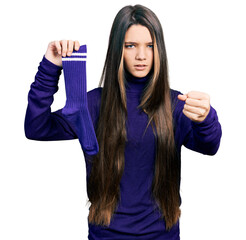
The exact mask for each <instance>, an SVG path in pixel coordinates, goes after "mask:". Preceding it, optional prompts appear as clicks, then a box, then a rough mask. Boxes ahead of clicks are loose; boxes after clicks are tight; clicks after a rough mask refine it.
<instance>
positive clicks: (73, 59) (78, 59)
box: [62, 58, 86, 61]
mask: <svg viewBox="0 0 246 240" xmlns="http://www.w3.org/2000/svg"><path fill="white" fill-rule="evenodd" d="M62 61H86V58H62Z"/></svg>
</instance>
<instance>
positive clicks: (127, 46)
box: [126, 45, 134, 48]
mask: <svg viewBox="0 0 246 240" xmlns="http://www.w3.org/2000/svg"><path fill="white" fill-rule="evenodd" d="M133 47H134V45H126V48H133Z"/></svg>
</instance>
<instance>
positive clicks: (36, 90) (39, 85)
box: [24, 56, 77, 141]
mask: <svg viewBox="0 0 246 240" xmlns="http://www.w3.org/2000/svg"><path fill="white" fill-rule="evenodd" d="M61 70H62V67H59V66H57V65H55V64H53V63H52V62H50V61H49V60H47V59H46V58H45V56H43V59H42V61H41V62H40V65H39V67H38V72H37V73H36V75H35V81H34V82H33V83H32V84H31V87H30V90H29V93H28V106H27V110H26V116H25V123H24V129H25V135H26V137H27V138H28V139H32V140H40V141H51V140H69V139H76V138H77V135H76V133H75V131H74V129H73V128H72V127H71V124H70V123H69V122H68V121H66V119H65V118H63V117H62V115H61V110H58V111H56V112H51V108H50V106H51V104H52V103H53V100H54V97H53V95H54V94H55V93H56V92H57V91H58V81H59V77H60V75H61Z"/></svg>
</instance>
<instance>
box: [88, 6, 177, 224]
mask: <svg viewBox="0 0 246 240" xmlns="http://www.w3.org/2000/svg"><path fill="white" fill-rule="evenodd" d="M133 24H140V25H143V26H145V27H147V28H148V30H149V31H150V34H151V37H152V41H153V44H154V64H153V71H152V72H153V73H152V74H151V77H150V81H149V82H148V86H147V88H146V89H145V90H144V92H143V94H142V97H141V103H140V105H139V106H138V107H139V108H142V109H143V110H144V112H145V113H146V114H147V115H148V118H149V122H148V125H147V127H148V126H149V124H150V123H151V126H152V129H153V132H154V135H155V139H156V159H155V175H154V178H153V182H152V193H153V197H154V199H155V200H156V202H157V205H158V207H159V209H160V211H161V212H162V215H163V217H164V218H165V223H166V229H170V228H171V227H172V226H173V225H174V224H175V223H176V222H177V221H178V218H179V216H180V209H179V205H180V201H179V200H180V199H179V183H180V182H179V181H180V159H179V156H178V154H177V152H176V148H175V141H174V129H173V119H172V103H171V98H170V87H169V80H168V66H167V56H166V48H165V44H164V36H163V31H162V27H161V24H160V22H159V20H158V18H157V17H156V15H155V14H154V13H153V12H152V11H151V10H150V9H148V8H146V7H144V6H141V5H135V6H126V7H124V8H122V9H121V10H120V11H119V12H118V14H117V15H116V17H115V19H114V22H113V25H112V28H111V32H110V37H109V44H108V51H107V56H106V60H105V64H104V68H103V72H102V76H101V80H100V83H99V86H102V83H104V86H103V89H102V96H101V106H100V114H99V119H98V123H97V126H96V135H97V140H98V144H99V153H98V154H97V155H95V156H93V159H92V163H93V164H92V169H91V173H90V177H89V180H88V185H87V191H88V198H89V201H90V203H91V206H90V212H89V222H90V223H94V224H97V225H106V226H108V225H109V224H110V220H111V218H112V217H113V214H114V210H115V209H116V208H117V204H118V202H119V198H120V180H121V177H122V174H123V171H124V161H125V159H124V149H125V142H126V141H127V134H126V128H125V123H126V119H127V107H126V106H127V105H126V92H125V84H124V81H125V69H124V61H123V51H124V47H123V46H124V38H125V33H126V31H127V30H128V29H129V27H131V26H132V25H133ZM147 127H146V129H147ZM155 127H156V129H155Z"/></svg>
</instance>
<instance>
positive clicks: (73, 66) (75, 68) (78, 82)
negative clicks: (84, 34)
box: [62, 45, 99, 155]
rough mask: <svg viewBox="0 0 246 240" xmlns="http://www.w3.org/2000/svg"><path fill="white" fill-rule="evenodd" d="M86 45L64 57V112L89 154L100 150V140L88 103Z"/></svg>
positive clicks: (83, 147)
mask: <svg viewBox="0 0 246 240" xmlns="http://www.w3.org/2000/svg"><path fill="white" fill-rule="evenodd" d="M86 55H87V48H86V45H82V46H80V48H79V50H78V51H73V53H72V55H71V56H67V57H62V65H63V72H64V80H65V89H66V96H67V99H66V104H65V106H64V108H63V109H62V114H63V115H64V116H65V117H66V118H67V119H68V120H69V121H71V122H72V124H73V125H74V127H75V130H76V133H77V135H78V138H79V141H80V144H81V147H82V149H83V150H84V151H85V152H86V153H87V154H89V155H94V154H96V153H97V152H98V151H99V146H98V142H97V139H96V134H95V130H94V126H93V123H92V120H91V116H90V113H89V110H88V104H87V86H86V57H87V56H86Z"/></svg>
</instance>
